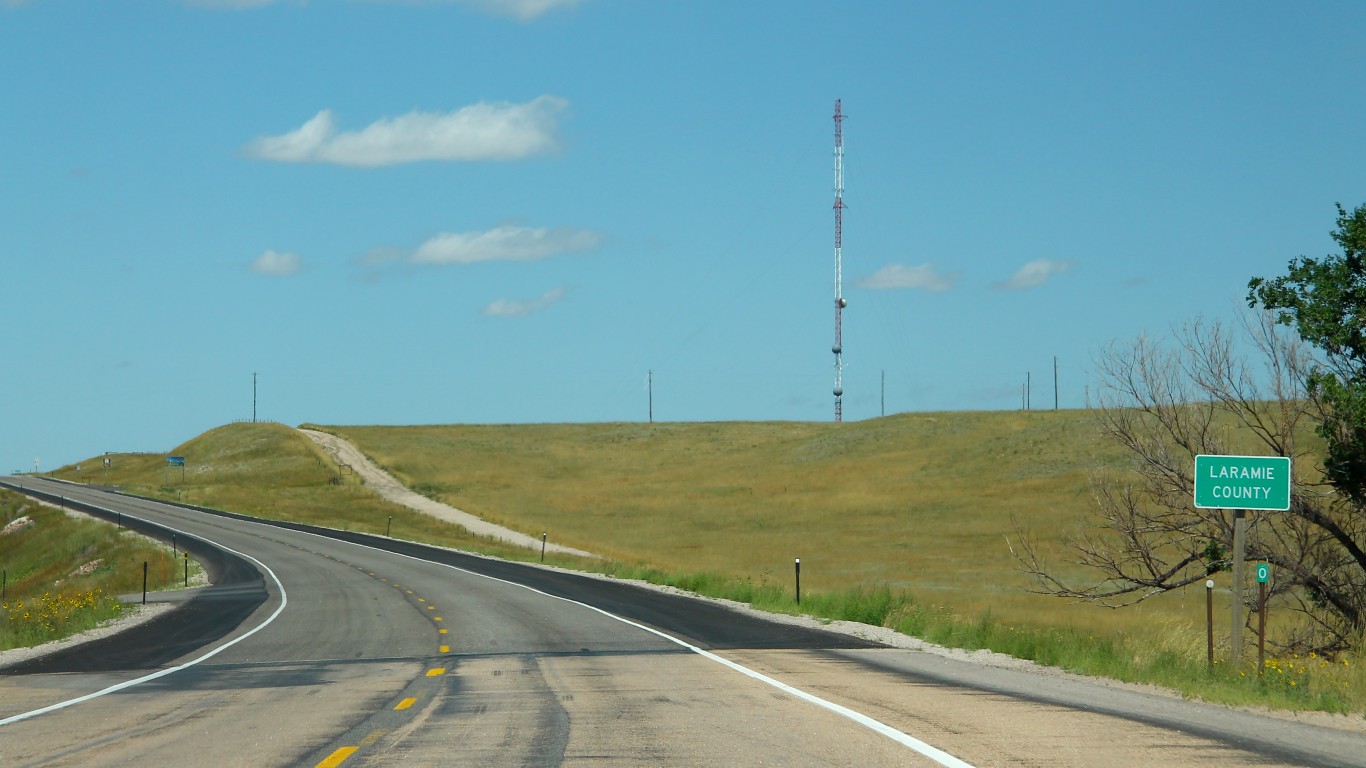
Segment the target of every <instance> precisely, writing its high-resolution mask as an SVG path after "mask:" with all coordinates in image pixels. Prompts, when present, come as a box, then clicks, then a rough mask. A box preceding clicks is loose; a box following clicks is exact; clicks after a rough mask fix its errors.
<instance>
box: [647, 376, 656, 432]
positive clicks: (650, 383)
mask: <svg viewBox="0 0 1366 768" xmlns="http://www.w3.org/2000/svg"><path fill="white" fill-rule="evenodd" d="M647 381H648V384H647V387H648V389H649V390H650V423H651V424H653V423H655V372H654V371H653V370H651V371H650V376H649V379H648V380H647Z"/></svg>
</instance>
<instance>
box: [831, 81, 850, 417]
mask: <svg viewBox="0 0 1366 768" xmlns="http://www.w3.org/2000/svg"><path fill="white" fill-rule="evenodd" d="M843 122H844V115H843V114H841V113H840V100H839V99H835V346H834V347H832V351H834V353H835V421H837V422H838V421H843V420H844V340H843V333H842V332H841V330H840V325H841V319H842V317H843V315H844V307H845V306H846V305H847V304H848V302H846V301H845V300H844V276H843V255H842V253H841V246H842V242H841V241H842V240H843V229H844V127H843Z"/></svg>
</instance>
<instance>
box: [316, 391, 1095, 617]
mask: <svg viewBox="0 0 1366 768" xmlns="http://www.w3.org/2000/svg"><path fill="white" fill-rule="evenodd" d="M323 429H326V430H327V431H330V432H333V433H335V434H338V435H341V436H343V437H345V438H347V439H348V440H351V441H352V442H354V443H355V444H357V445H358V446H360V448H361V449H362V450H363V451H364V452H365V453H366V454H367V455H369V456H370V457H371V458H373V459H374V460H376V461H377V462H378V463H379V464H381V465H383V466H385V467H386V468H388V469H389V470H391V471H392V472H393V473H394V474H395V475H396V476H397V477H398V478H399V479H400V480H402V481H403V482H404V483H405V484H407V485H408V486H409V487H411V488H413V489H415V490H417V491H419V492H421V493H424V494H426V495H428V496H431V497H433V498H436V499H439V500H441V501H444V502H447V503H449V504H451V505H453V506H456V507H459V508H461V509H464V510H466V511H469V512H472V513H474V514H477V515H479V516H481V517H484V518H486V519H490V520H493V521H496V522H499V523H501V524H503V525H506V526H508V527H511V528H515V529H518V530H521V531H524V532H526V533H529V534H532V535H539V534H540V533H541V532H542V531H549V532H551V535H552V536H553V537H554V540H555V541H559V542H562V543H565V544H569V545H571V546H574V547H578V548H581V549H586V550H588V551H591V552H596V553H600V554H602V555H604V556H606V557H608V558H611V559H614V560H622V561H628V562H639V563H643V564H648V565H650V566H653V567H656V568H659V569H662V570H665V571H685V572H693V573H696V572H707V573H715V574H725V575H728V576H736V577H740V578H744V579H749V580H752V581H754V582H756V583H759V584H765V583H771V584H781V585H784V586H790V585H791V584H792V580H793V578H792V577H793V573H792V571H793V560H794V558H801V561H802V576H803V586H804V588H805V589H809V590H813V591H820V590H848V589H854V588H860V587H864V588H872V587H879V586H888V587H891V588H894V589H907V590H911V591H913V592H915V593H916V594H917V595H919V596H920V597H921V598H922V599H924V600H929V601H932V602H942V603H944V604H948V605H952V606H954V607H955V609H956V610H960V611H963V612H966V613H971V614H975V613H977V612H979V611H981V610H984V609H991V610H992V611H994V612H996V613H997V614H998V615H1000V616H1002V617H1006V618H1009V619H1011V620H1014V619H1019V620H1025V619H1027V618H1031V617H1037V616H1038V615H1039V611H1040V610H1044V611H1047V612H1064V613H1065V612H1068V611H1069V609H1068V607H1067V606H1066V605H1064V604H1063V603H1061V602H1059V601H1056V600H1050V601H1040V600H1039V599H1038V598H1037V597H1033V596H1030V595H1028V594H1027V593H1025V591H1024V590H1023V587H1024V586H1025V582H1024V581H1022V579H1021V578H1020V576H1019V574H1018V573H1017V572H1016V571H1015V562H1014V559H1013V558H1012V556H1011V553H1010V549H1009V546H1008V542H1007V536H1008V535H1011V533H1012V518H1016V519H1019V520H1020V521H1022V522H1025V523H1028V524H1029V525H1031V526H1032V527H1036V528H1037V529H1039V530H1041V531H1045V532H1047V533H1048V534H1049V535H1050V537H1053V538H1056V533H1057V532H1058V531H1059V530H1061V529H1062V528H1063V527H1065V526H1069V525H1072V524H1073V523H1074V522H1075V520H1076V519H1077V518H1078V517H1079V516H1081V515H1084V514H1085V513H1086V512H1087V511H1088V510H1089V508H1090V486H1089V480H1088V477H1089V473H1090V472H1092V471H1094V470H1095V469H1097V468H1098V467H1101V466H1111V467H1114V466H1117V465H1118V464H1119V463H1120V462H1121V461H1122V456H1121V455H1120V453H1119V452H1118V451H1117V450H1116V449H1114V448H1113V447H1112V446H1110V445H1109V444H1107V443H1106V442H1105V441H1104V440H1103V439H1102V437H1101V436H1100V435H1099V433H1098V431H1097V429H1096V428H1095V425H1094V422H1093V420H1092V418H1091V417H1090V415H1089V414H1088V413H1087V412H1085V411H1061V412H1042V411H1034V412H1009V413H1000V412H997V413H954V414H906V415H900V416H893V417H888V418H884V419H876V420H871V421H865V422H857V423H846V424H823V423H822V424H813V423H725V424H707V423H700V424H698V423H693V424H653V425H651V424H592V425H580V424H570V425H497V426H435V427H323ZM1092 610H1094V609H1092Z"/></svg>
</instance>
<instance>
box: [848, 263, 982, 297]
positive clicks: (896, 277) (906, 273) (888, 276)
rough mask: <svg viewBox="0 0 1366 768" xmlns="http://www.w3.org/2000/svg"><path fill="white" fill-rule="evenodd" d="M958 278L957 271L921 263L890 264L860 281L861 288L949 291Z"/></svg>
mask: <svg viewBox="0 0 1366 768" xmlns="http://www.w3.org/2000/svg"><path fill="white" fill-rule="evenodd" d="M957 280H958V273H957V272H936V271H934V265H932V264H921V265H920V266H918V267H908V266H905V265H904V264H888V265H887V266H885V267H883V268H882V269H879V270H878V271H876V272H874V273H873V274H871V275H868V276H867V277H864V278H862V279H860V280H859V281H858V287H860V288H874V289H890V288H923V289H925V290H927V291H934V292H936V293H939V292H942V291H947V290H949V289H950V288H952V287H953V284H954V282H956V281H957Z"/></svg>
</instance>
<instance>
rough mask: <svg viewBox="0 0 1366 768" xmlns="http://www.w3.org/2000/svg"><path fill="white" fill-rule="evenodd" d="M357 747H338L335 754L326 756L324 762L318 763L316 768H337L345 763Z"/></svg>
mask: <svg viewBox="0 0 1366 768" xmlns="http://www.w3.org/2000/svg"><path fill="white" fill-rule="evenodd" d="M357 749H359V747H339V748H338V749H337V751H336V752H333V753H332V754H330V755H328V756H327V759H326V760H323V761H322V762H321V763H318V768H337V766H339V765H341V764H342V763H343V762H345V761H346V758H348V757H350V756H351V755H352V754H354V753H355V751H356V750H357Z"/></svg>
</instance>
